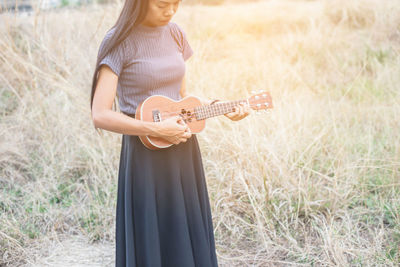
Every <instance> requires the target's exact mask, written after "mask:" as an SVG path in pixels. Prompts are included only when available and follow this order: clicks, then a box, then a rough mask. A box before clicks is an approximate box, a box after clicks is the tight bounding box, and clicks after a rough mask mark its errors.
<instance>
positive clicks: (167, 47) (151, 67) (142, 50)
mask: <svg viewBox="0 0 400 267" xmlns="http://www.w3.org/2000/svg"><path fill="white" fill-rule="evenodd" d="M113 33H114V30H113V29H111V30H110V31H109V32H107V34H106V36H105V38H104V40H103V42H102V44H101V45H100V51H101V49H103V44H104V41H105V40H106V39H108V38H110V37H111V36H112V34H113ZM192 54H193V50H192V48H191V47H190V45H189V43H188V41H187V39H186V35H185V33H184V32H183V30H182V29H181V28H180V27H179V26H178V25H177V24H175V23H172V22H170V23H168V24H167V25H165V26H160V27H149V26H144V25H139V26H137V27H136V28H135V29H134V30H133V31H132V33H131V34H130V35H129V36H128V37H127V38H126V39H125V40H124V41H123V42H122V43H121V44H120V45H118V46H117V47H115V48H114V49H113V50H112V51H111V52H110V53H108V54H107V55H106V57H105V58H104V59H103V60H102V61H101V62H100V66H101V65H103V64H106V65H108V66H109V67H110V68H111V69H112V71H113V72H114V73H115V74H116V75H118V88H117V95H118V99H119V106H120V110H121V112H123V113H126V114H134V113H135V111H136V108H137V106H138V105H139V104H140V103H141V102H142V101H143V100H145V99H146V98H147V97H149V96H151V95H164V96H167V97H170V98H172V99H174V100H179V99H180V98H181V97H180V95H179V91H180V89H181V83H182V78H183V76H184V75H185V61H186V60H187V59H188V58H189V57H190V56H191V55H192Z"/></svg>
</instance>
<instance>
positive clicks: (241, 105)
mask: <svg viewBox="0 0 400 267" xmlns="http://www.w3.org/2000/svg"><path fill="white" fill-rule="evenodd" d="M243 115H244V106H243V104H240V106H239V117H243Z"/></svg>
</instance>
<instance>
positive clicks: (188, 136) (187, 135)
mask: <svg viewBox="0 0 400 267" xmlns="http://www.w3.org/2000/svg"><path fill="white" fill-rule="evenodd" d="M191 136H192V134H191V133H188V132H185V133H183V138H190V137H191Z"/></svg>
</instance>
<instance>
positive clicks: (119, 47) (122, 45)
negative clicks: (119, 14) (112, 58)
mask: <svg viewBox="0 0 400 267" xmlns="http://www.w3.org/2000/svg"><path fill="white" fill-rule="evenodd" d="M115 35H116V30H115V27H112V28H111V29H109V30H108V31H107V32H106V34H105V35H104V38H103V40H102V41H101V44H100V49H99V50H100V51H102V50H103V49H104V48H105V47H106V45H107V44H109V42H113V40H115V37H116V36H115ZM126 42H127V38H125V40H123V41H122V42H121V43H119V44H118V45H116V46H115V45H114V47H113V50H114V51H116V50H119V51H123V50H125V46H126Z"/></svg>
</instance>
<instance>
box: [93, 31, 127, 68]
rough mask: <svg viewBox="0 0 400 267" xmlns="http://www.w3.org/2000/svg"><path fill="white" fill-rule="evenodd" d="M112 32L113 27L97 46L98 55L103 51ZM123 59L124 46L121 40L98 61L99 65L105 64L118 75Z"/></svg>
mask: <svg viewBox="0 0 400 267" xmlns="http://www.w3.org/2000/svg"><path fill="white" fill-rule="evenodd" d="M113 32H114V29H111V30H110V31H108V32H107V34H106V36H105V37H104V39H103V41H102V42H101V45H100V48H99V55H100V53H101V52H102V51H103V49H104V46H105V44H106V43H107V42H108V41H109V40H110V38H111V36H112V34H113ZM123 59H124V47H123V42H122V43H120V44H119V45H117V46H116V47H114V48H113V49H112V50H111V51H110V52H108V53H107V55H106V56H105V57H104V58H103V59H102V60H101V61H100V63H99V67H100V66H101V65H107V66H109V67H110V68H111V70H112V71H113V72H114V73H115V74H116V75H117V76H119V75H120V74H121V72H122V67H123V65H124V62H123Z"/></svg>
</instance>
